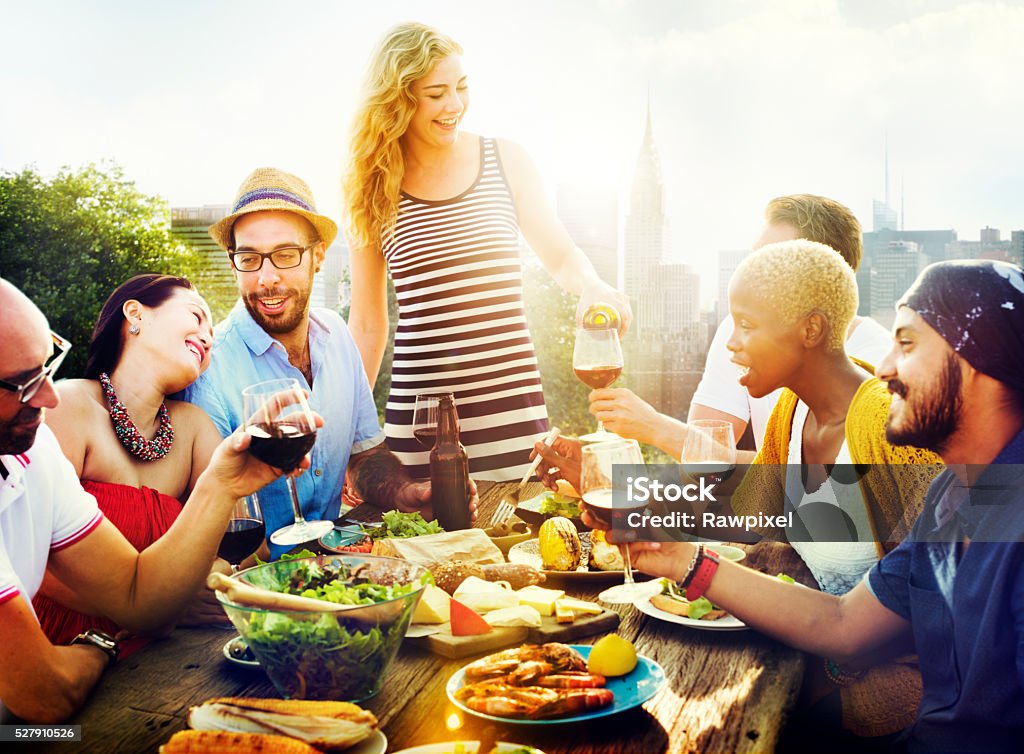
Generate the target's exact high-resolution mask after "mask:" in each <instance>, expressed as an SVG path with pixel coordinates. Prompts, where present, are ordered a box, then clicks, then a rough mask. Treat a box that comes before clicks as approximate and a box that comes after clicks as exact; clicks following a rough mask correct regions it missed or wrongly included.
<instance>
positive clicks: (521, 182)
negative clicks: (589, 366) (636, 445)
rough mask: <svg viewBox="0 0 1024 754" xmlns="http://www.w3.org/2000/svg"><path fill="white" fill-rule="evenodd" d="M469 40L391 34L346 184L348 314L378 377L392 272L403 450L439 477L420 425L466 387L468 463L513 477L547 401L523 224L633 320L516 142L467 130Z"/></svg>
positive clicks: (582, 288)
mask: <svg viewBox="0 0 1024 754" xmlns="http://www.w3.org/2000/svg"><path fill="white" fill-rule="evenodd" d="M461 52H462V48H461V47H460V46H459V44H458V43H457V42H455V41H454V40H452V39H451V38H450V37H447V36H445V35H444V34H442V33H440V32H439V31H437V30H436V29H432V28H431V27H429V26H424V25H423V24H418V23H405V24H400V25H398V26H395V27H394V28H392V29H391V30H390V31H388V32H387V33H386V34H385V35H384V37H383V39H382V40H381V41H380V43H379V44H378V46H377V48H376V50H375V52H374V54H373V57H372V58H371V62H370V66H369V68H368V70H367V74H366V80H365V83H364V86H363V90H362V95H361V103H360V105H359V106H358V108H357V111H356V117H355V124H354V128H353V134H352V139H351V147H350V159H349V166H348V171H347V174H346V177H345V181H344V194H345V208H346V216H347V223H348V235H349V239H350V245H351V248H352V254H351V270H352V273H351V274H352V306H351V313H350V316H349V327H350V329H351V331H352V336H353V338H354V339H355V341H356V345H357V346H358V347H359V350H360V353H361V354H362V358H363V365H364V367H365V369H366V374H367V376H368V377H369V379H370V382H371V383H373V382H374V381H375V380H376V378H377V372H378V370H379V368H380V363H381V358H382V357H383V353H384V350H385V347H386V345H387V339H388V335H389V322H388V312H387V279H388V274H389V273H390V275H391V278H392V280H393V281H394V284H395V291H396V294H397V298H398V307H399V321H398V327H397V332H396V335H395V341H394V347H395V348H394V362H393V366H392V374H391V394H390V396H389V398H388V403H387V408H386V411H385V433H386V435H387V440H388V445H389V447H390V448H391V449H392V450H393V451H394V452H395V454H396V455H398V457H399V458H401V459H402V461H403V463H405V464H406V465H407V466H410V467H412V468H411V472H412V473H413V474H415V475H417V476H421V477H422V476H426V475H427V473H428V471H427V469H428V466H427V450H428V449H424V448H422V447H421V446H420V445H419V444H418V442H417V441H416V440H415V439H414V438H413V434H412V414H413V406H414V402H415V397H416V395H417V393H421V392H452V393H454V395H455V399H456V403H457V405H458V411H459V418H460V425H461V431H462V442H463V444H464V445H465V446H466V449H467V451H468V453H469V457H470V473H471V474H474V475H477V476H480V477H482V478H488V479H496V480H505V479H514V478H517V477H519V476H522V474H523V472H524V471H525V470H526V469H527V468H528V464H529V455H530V451H531V449H532V447H533V442H534V440H535V439H537V438H539V437H540V436H541V435H542V434H543V433H544V432H545V431H546V430H547V427H548V421H547V410H546V407H545V405H544V397H543V394H542V391H541V384H540V375H539V374H538V372H537V359H536V356H535V354H534V350H533V343H532V341H531V339H530V333H529V330H528V329H527V326H526V317H525V313H524V311H523V302H522V267H521V264H520V249H519V236H520V232H522V235H523V236H524V237H525V238H526V241H527V242H528V243H529V244H530V246H531V248H532V249H533V250H534V251H535V252H536V253H537V255H538V257H539V258H540V260H541V262H542V263H543V264H544V266H545V267H546V268H547V270H548V271H549V272H550V274H551V275H552V277H553V278H554V279H555V281H556V282H558V284H559V285H560V286H561V287H562V288H564V289H565V290H566V291H569V292H571V293H574V294H578V295H579V296H580V307H581V310H582V309H583V308H586V306H587V305H589V304H590V303H593V302H597V301H605V302H609V303H611V304H612V305H613V306H615V307H616V308H618V309H619V311H620V314H621V315H622V319H623V322H624V325H626V326H628V323H629V320H630V318H631V312H630V309H629V304H628V301H627V300H626V298H625V297H624V296H623V295H622V294H621V293H619V292H618V291H616V290H615V289H614V288H612V287H611V286H610V285H608V284H607V283H605V282H603V281H601V279H600V278H599V277H598V276H597V274H596V273H595V272H594V268H593V266H592V265H591V264H590V262H589V260H587V258H586V256H584V254H583V252H581V251H580V250H579V249H578V248H577V247H576V245H575V244H574V243H573V241H572V239H571V238H569V236H568V234H567V233H566V232H565V229H564V228H563V227H562V225H561V223H560V222H559V221H558V218H557V217H556V215H555V213H554V211H553V210H552V208H551V206H550V205H549V204H548V203H547V202H546V201H545V200H544V198H543V191H542V187H541V182H540V179H539V177H538V175H537V172H536V170H535V168H534V167H533V164H532V162H531V161H530V158H529V157H528V155H527V154H526V152H525V151H524V150H523V149H522V148H521V147H520V146H518V145H517V144H514V143H512V142H509V141H506V140H503V139H493V138H485V137H481V136H477V135H475V134H471V133H467V132H463V131H461V129H460V125H461V122H462V119H463V117H464V115H465V112H466V108H467V107H468V105H469V85H468V80H467V76H466V74H465V71H464V70H463V68H462V59H461V57H460V55H461Z"/></svg>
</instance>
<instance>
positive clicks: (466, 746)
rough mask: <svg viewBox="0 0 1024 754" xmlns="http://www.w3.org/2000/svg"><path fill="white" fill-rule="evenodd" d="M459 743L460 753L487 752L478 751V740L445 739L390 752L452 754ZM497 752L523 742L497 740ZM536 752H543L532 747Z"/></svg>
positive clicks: (504, 750)
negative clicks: (512, 742) (440, 741)
mask: <svg viewBox="0 0 1024 754" xmlns="http://www.w3.org/2000/svg"><path fill="white" fill-rule="evenodd" d="M458 745H461V746H462V753H461V754H488V752H486V751H485V752H481V751H480V742H479V741H445V742H442V743H436V744H423V745H422V746H413V747H412V748H411V749H402V750H401V751H396V752H392V754H453V753H454V752H455V751H456V749H455V747H456V746H458ZM496 746H497V747H498V751H499V752H508V751H518V750H519V749H522V748H523V746H524V744H510V743H508V742H506V741H498V743H497V744H496ZM534 751H535V752H536V753H537V754H544V752H542V751H541V750H540V749H534Z"/></svg>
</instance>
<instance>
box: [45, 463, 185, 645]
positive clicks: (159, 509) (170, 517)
mask: <svg viewBox="0 0 1024 754" xmlns="http://www.w3.org/2000/svg"><path fill="white" fill-rule="evenodd" d="M82 487H84V488H85V490H86V492H89V493H90V494H91V495H93V496H94V497H95V498H96V502H97V503H99V507H100V510H101V511H103V515H104V516H106V517H107V519H108V520H109V521H110V522H111V523H112V524H113V525H114V526H116V527H117V528H118V530H120V532H121V533H122V534H124V536H125V538H126V539H127V540H128V541H129V542H131V543H132V545H133V546H134V547H135V549H136V550H139V551H140V552H141V551H142V550H144V549H146V548H147V547H149V546H150V545H151V544H153V542H155V541H156V540H158V539H159V538H160V537H161V536H162V535H163V533H164V532H165V531H167V530H168V529H169V528H171V524H173V523H174V520H175V519H176V518H177V517H178V514H179V513H181V503H180V502H179V501H178V500H177V498H173V497H171V496H170V495H162V494H160V493H159V492H157V491H156V490H153V489H150V488H149V487H131V486H129V485H127V484H111V483H109V482H90V481H83V482H82ZM32 606H33V607H34V608H35V611H36V615H37V616H39V624H40V625H41V626H42V628H43V631H44V632H45V633H46V635H47V637H48V638H49V639H50V641H51V642H53V643H54V644H58V645H59V644H68V643H69V642H70V641H71V640H72V639H74V638H75V637H76V636H77V635H78V634H80V633H82V632H83V631H85V630H87V629H90V628H98V629H100V630H101V631H106V632H107V633H109V634H110V635H111V636H114V635H116V634H117V633H118V631H120V630H121V629H120V628H119V627H118V625H117V624H116V623H114V622H113V621H111V620H108V619H106V618H100V617H97V616H92V615H85V614H84V613H79V612H77V611H75V610H69V609H68V608H66V607H64V606H63V605H61V604H59V603H57V602H54V601H53V600H51V599H48V598H46V597H43V596H42V595H37V596H36V598H35V599H34V600H32ZM122 653H124V648H122Z"/></svg>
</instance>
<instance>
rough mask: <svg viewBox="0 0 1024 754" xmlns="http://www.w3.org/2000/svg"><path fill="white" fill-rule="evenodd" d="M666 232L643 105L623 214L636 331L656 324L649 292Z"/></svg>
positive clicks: (629, 293)
mask: <svg viewBox="0 0 1024 754" xmlns="http://www.w3.org/2000/svg"><path fill="white" fill-rule="evenodd" d="M667 234H668V220H667V218H666V217H665V197H664V188H663V187H662V183H661V165H660V163H659V160H658V152H657V149H656V148H655V146H654V133H653V128H652V126H651V108H650V104H649V103H648V107H647V125H646V128H645V129H644V139H643V143H642V144H641V145H640V154H639V155H638V156H637V161H636V171H635V173H634V174H633V184H632V188H631V191H630V200H629V214H628V215H626V231H625V249H624V251H625V254H624V255H623V256H624V275H623V282H624V286H623V287H624V289H625V292H626V295H627V296H629V299H630V303H631V304H632V306H633V315H634V327H636V329H637V332H638V333H640V334H643V333H646V332H651V331H655V330H656V329H657V327H658V324H659V322H658V319H659V314H660V312H659V311H658V309H659V308H660V301H659V300H658V299H659V298H660V297H658V296H657V295H653V296H652V295H651V294H652V292H653V291H652V288H653V285H654V284H655V282H656V276H655V275H654V274H653V273H655V272H656V270H657V268H658V266H659V265H660V264H661V262H662V258H663V255H664V251H665V247H666V236H667Z"/></svg>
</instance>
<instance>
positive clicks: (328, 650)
mask: <svg viewBox="0 0 1024 754" xmlns="http://www.w3.org/2000/svg"><path fill="white" fill-rule="evenodd" d="M309 564H313V565H314V566H316V567H319V568H323V567H325V566H327V567H338V566H339V565H340V564H343V565H344V566H345V568H347V569H348V571H349V572H351V573H353V574H355V576H357V577H358V579H359V580H362V581H366V582H369V583H372V584H379V585H382V586H385V587H390V588H391V590H392V591H396V592H399V594H398V596H394V597H393V598H391V599H383V600H382V601H377V602H374V603H373V604H366V605H351V606H345V605H334V604H332V603H326V604H327V605H329V606H330V611H329V612H319V611H309V612H302V611H297V610H288V609H265V608H258V607H252V606H249V605H242V604H238V603H235V602H232V601H231V600H230V599H228V598H227V596H226V595H225V594H224V592H217V599H218V600H220V603H221V606H222V607H223V608H224V612H225V613H227V616H228V618H229V619H230V620H231V622H232V623H233V624H234V626H235V628H237V629H238V632H239V633H240V634H241V635H242V638H243V639H245V643H246V644H248V645H249V647H250V649H252V652H253V654H254V655H256V659H257V660H259V663H260V665H261V666H262V667H263V669H264V670H265V671H266V673H267V676H269V678H270V680H271V681H272V682H273V684H274V686H275V687H276V688H277V690H278V691H279V692H280V693H281V696H282V697H284V698H286V699H321V700H323V699H330V700H336V701H346V702H361V701H364V700H366V699H369V698H370V697H372V696H373V695H375V694H376V693H377V692H378V691H380V688H381V685H382V684H383V682H384V677H385V674H386V672H387V668H388V665H389V664H390V663H391V661H392V660H393V659H394V657H395V654H396V653H397V652H398V647H399V646H400V645H401V643H402V639H403V638H404V637H405V631H406V629H407V628H408V626H409V622H410V620H411V619H412V614H413V612H415V610H416V605H417V603H418V602H419V600H420V596H421V595H422V594H423V590H424V588H425V585H426V583H427V581H428V579H429V576H428V575H427V574H428V572H427V570H426V569H425V568H423V567H422V566H418V565H415V564H413V563H410V562H408V561H405V560H400V559H398V558H385V557H379V556H375V555H362V554H352V555H320V556H317V557H314V558H299V559H295V560H281V561H277V562H274V563H267V564H265V565H260V566H256V567H254V568H248V569H246V570H244V571H239V572H238V573H236V574H234V576H232V578H234V579H239V580H240V581H242V582H244V583H247V584H250V585H252V586H255V587H259V588H261V589H268V590H271V591H277V592H279V591H282V589H283V588H284V587H286V586H287V585H288V584H289V582H290V581H291V580H292V579H293V577H294V576H295V574H296V573H297V572H300V573H301V572H303V571H301V569H303V568H308V567H309Z"/></svg>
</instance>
